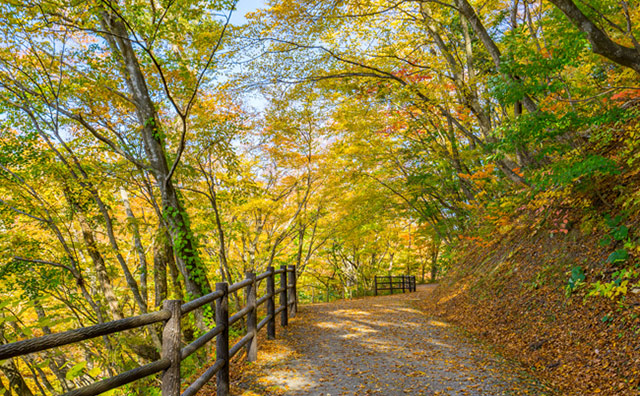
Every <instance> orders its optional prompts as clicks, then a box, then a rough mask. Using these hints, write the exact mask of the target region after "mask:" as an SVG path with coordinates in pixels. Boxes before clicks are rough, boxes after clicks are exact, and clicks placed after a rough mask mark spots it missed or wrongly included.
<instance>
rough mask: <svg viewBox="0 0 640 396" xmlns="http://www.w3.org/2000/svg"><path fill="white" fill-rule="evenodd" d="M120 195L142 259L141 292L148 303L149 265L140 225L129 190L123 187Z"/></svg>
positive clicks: (137, 250)
mask: <svg viewBox="0 0 640 396" xmlns="http://www.w3.org/2000/svg"><path fill="white" fill-rule="evenodd" d="M120 196H121V197H122V203H123V204H124V209H125V212H126V214H127V219H128V221H129V227H130V228H131V232H132V234H133V245H134V246H135V249H136V253H137V254H138V260H139V261H140V294H141V295H142V300H144V302H145V303H147V304H148V298H149V297H148V292H147V274H148V265H147V257H146V255H145V254H144V247H143V246H142V239H141V238H140V227H138V222H137V220H136V217H135V216H134V215H133V210H131V203H129V194H128V193H127V190H125V189H124V188H122V187H121V188H120Z"/></svg>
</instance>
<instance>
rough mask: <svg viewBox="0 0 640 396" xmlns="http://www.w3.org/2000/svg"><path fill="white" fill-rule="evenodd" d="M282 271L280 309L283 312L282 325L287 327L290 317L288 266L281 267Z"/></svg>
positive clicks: (281, 313)
mask: <svg viewBox="0 0 640 396" xmlns="http://www.w3.org/2000/svg"><path fill="white" fill-rule="evenodd" d="M280 269H281V270H282V272H281V273H280V289H282V291H281V292H280V308H282V312H280V325H281V326H282V327H285V326H286V325H288V324H289V317H288V315H287V311H288V307H287V266H286V265H281V266H280Z"/></svg>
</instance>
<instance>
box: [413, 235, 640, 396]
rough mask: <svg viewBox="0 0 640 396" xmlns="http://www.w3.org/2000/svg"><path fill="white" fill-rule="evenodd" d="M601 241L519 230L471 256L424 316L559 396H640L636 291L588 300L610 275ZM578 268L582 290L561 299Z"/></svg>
mask: <svg viewBox="0 0 640 396" xmlns="http://www.w3.org/2000/svg"><path fill="white" fill-rule="evenodd" d="M601 238H602V235H590V236H585V235H583V234H582V233H581V231H580V230H577V229H575V230H572V231H571V232H569V233H568V234H567V235H559V234H551V233H549V232H544V231H538V232H535V231H534V232H532V231H525V230H520V231H518V232H516V233H512V234H511V235H509V236H508V237H505V238H504V239H503V240H501V241H498V242H496V243H494V244H493V246H492V247H490V248H487V247H486V246H485V247H473V246H469V249H468V250H467V253H466V255H465V257H462V258H461V261H460V262H459V263H458V264H457V265H456V268H455V269H453V270H452V271H451V272H450V273H449V275H448V276H447V278H446V279H444V280H443V281H442V283H441V285H440V286H439V287H438V288H437V290H436V291H435V292H434V295H433V296H431V297H432V298H429V299H427V300H425V301H424V309H425V310H427V311H428V312H433V313H435V315H436V316H438V317H440V318H442V319H443V320H445V321H448V322H451V323H454V324H456V325H458V326H460V327H461V328H463V329H465V330H466V331H468V332H469V333H471V335H473V336H476V337H478V338H480V339H481V340H484V341H487V342H489V343H491V344H493V345H495V346H496V348H497V349H498V350H499V351H500V352H501V353H502V354H504V355H505V356H506V357H509V358H513V359H516V360H518V361H520V362H521V363H523V364H524V365H525V366H526V367H528V368H529V370H530V371H531V372H533V373H534V374H535V375H536V376H537V377H539V378H542V379H543V380H545V381H546V382H548V383H550V384H551V385H553V386H554V387H555V388H557V389H558V390H559V391H560V393H561V394H563V395H616V396H626V395H639V394H640V337H639V335H640V295H638V294H636V292H638V289H637V288H636V289H633V287H629V290H627V292H626V295H624V296H617V297H615V298H614V299H610V298H606V297H601V296H597V297H596V296H587V294H588V292H589V290H590V286H589V284H591V283H592V282H595V281H597V280H600V279H602V280H603V282H604V281H606V280H607V274H609V278H608V279H610V278H611V277H610V274H611V273H612V272H613V271H616V266H615V265H610V264H608V263H607V262H606V261H607V257H608V255H609V254H610V253H611V252H610V251H608V250H607V249H605V248H603V247H602V246H600V244H599V243H598V242H599V240H600V239H601ZM576 267H580V268H581V269H582V270H583V271H584V275H585V279H584V282H581V283H580V284H579V285H578V286H577V287H576V289H575V290H573V291H572V293H567V285H568V284H569V279H570V278H571V271H572V269H574V268H576ZM634 282H637V279H636V280H634Z"/></svg>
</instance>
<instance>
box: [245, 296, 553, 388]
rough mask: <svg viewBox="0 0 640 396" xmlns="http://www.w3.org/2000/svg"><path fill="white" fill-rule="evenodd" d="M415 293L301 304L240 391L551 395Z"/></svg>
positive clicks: (264, 347)
mask: <svg viewBox="0 0 640 396" xmlns="http://www.w3.org/2000/svg"><path fill="white" fill-rule="evenodd" d="M431 290H432V288H431V287H429V286H422V287H419V288H418V291H417V292H416V293H408V294H403V295H394V296H384V297H372V298H365V299H359V300H352V301H339V302H336V303H331V304H313V305H307V306H301V307H300V308H301V309H300V312H299V313H298V317H297V318H295V319H294V320H293V321H292V322H291V323H290V325H289V327H288V328H287V329H286V330H285V331H284V332H281V333H280V334H279V335H278V340H276V341H270V342H263V344H262V345H261V346H260V349H261V351H260V356H259V361H258V363H256V364H253V365H251V368H250V369H248V371H247V372H245V373H244V374H243V375H242V377H243V379H242V380H241V381H239V382H237V383H236V387H235V388H236V391H237V393H238V394H242V395H292V396H298V395H332V396H336V395H384V396H387V395H389V396H392V395H483V396H484V395H487V396H488V395H536V396H538V395H549V394H550V393H549V392H548V391H545V390H544V388H542V387H540V386H538V385H536V384H535V383H534V381H532V380H531V379H526V377H525V376H524V375H523V373H522V372H519V371H518V370H516V369H514V367H513V366H511V365H510V364H507V363H506V362H505V361H504V360H502V359H501V358H499V357H497V356H496V355H495V354H493V353H491V352H490V351H489V350H488V349H487V348H485V347H483V346H482V345H479V344H477V343H474V342H472V341H470V340H468V339H465V337H463V336H462V335H461V334H460V333H459V332H457V331H456V330H455V329H454V328H452V327H450V326H449V325H447V324H446V323H442V322H439V321H436V320H433V319H430V318H428V317H427V315H425V314H424V313H423V312H420V311H419V310H417V309H416V308H415V307H416V306H417V304H416V303H417V302H418V301H420V300H421V299H424V298H428V295H429V293H430V291H431Z"/></svg>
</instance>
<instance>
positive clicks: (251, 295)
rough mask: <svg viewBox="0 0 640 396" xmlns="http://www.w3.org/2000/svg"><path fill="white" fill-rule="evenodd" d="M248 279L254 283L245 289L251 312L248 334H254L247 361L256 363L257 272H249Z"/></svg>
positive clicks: (248, 345) (250, 342)
mask: <svg viewBox="0 0 640 396" xmlns="http://www.w3.org/2000/svg"><path fill="white" fill-rule="evenodd" d="M247 279H251V280H252V282H253V283H250V284H249V285H247V288H246V289H245V299H246V301H247V306H248V307H253V308H251V311H249V312H248V313H247V334H253V335H252V337H251V341H249V343H248V344H247V361H248V362H255V361H256V360H258V332H257V328H258V309H257V307H256V302H257V301H256V300H257V296H256V294H257V291H256V289H257V287H258V285H257V284H256V274H255V272H247Z"/></svg>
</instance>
